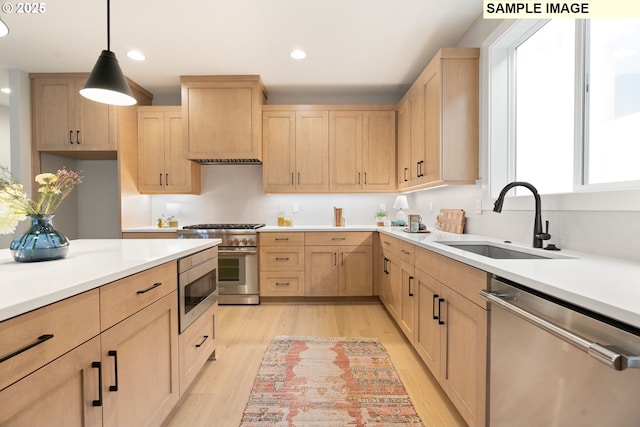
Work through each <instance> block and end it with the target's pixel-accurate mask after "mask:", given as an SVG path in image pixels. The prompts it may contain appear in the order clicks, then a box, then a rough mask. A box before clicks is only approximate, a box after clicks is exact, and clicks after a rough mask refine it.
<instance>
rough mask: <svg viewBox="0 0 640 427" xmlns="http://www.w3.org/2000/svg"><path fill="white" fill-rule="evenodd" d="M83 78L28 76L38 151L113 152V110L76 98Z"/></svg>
mask: <svg viewBox="0 0 640 427" xmlns="http://www.w3.org/2000/svg"><path fill="white" fill-rule="evenodd" d="M86 78H87V76H86V75H77V74H74V75H60V74H59V75H51V74H40V75H34V74H32V75H31V87H32V101H33V119H34V120H33V132H34V140H35V145H36V150H38V151H81V150H97V151H115V150H116V149H117V148H118V147H117V144H116V135H115V132H114V127H115V109H116V107H115V106H112V105H107V104H100V103H97V102H94V101H90V100H88V99H86V98H84V97H83V96H81V95H80V93H79V91H80V89H82V87H83V86H84V83H85V81H86Z"/></svg>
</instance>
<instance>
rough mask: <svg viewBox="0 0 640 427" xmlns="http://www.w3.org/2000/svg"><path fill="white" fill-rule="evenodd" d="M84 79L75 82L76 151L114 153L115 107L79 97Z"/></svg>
mask: <svg viewBox="0 0 640 427" xmlns="http://www.w3.org/2000/svg"><path fill="white" fill-rule="evenodd" d="M85 81H86V79H84V78H83V79H76V80H75V90H74V95H75V99H76V103H77V104H76V105H77V107H76V117H75V122H76V129H75V130H74V131H75V139H76V141H75V142H76V146H77V150H82V151H114V150H116V149H117V147H116V135H115V131H114V129H115V126H116V123H115V120H116V107H115V106H113V105H108V104H102V103H100V102H95V101H91V100H90V99H87V98H85V97H84V96H82V95H80V89H82V88H83V87H84V84H85ZM120 108H135V107H120Z"/></svg>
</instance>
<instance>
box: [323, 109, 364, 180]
mask: <svg viewBox="0 0 640 427" xmlns="http://www.w3.org/2000/svg"><path fill="white" fill-rule="evenodd" d="M329 153H330V156H329V159H330V160H329V165H330V167H331V176H330V188H331V191H360V190H361V189H362V184H363V182H364V174H363V169H362V112H361V111H330V112H329Z"/></svg>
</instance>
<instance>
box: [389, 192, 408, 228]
mask: <svg viewBox="0 0 640 427" xmlns="http://www.w3.org/2000/svg"><path fill="white" fill-rule="evenodd" d="M393 209H399V210H398V213H396V220H395V224H394V221H392V222H391V225H406V215H405V213H404V211H403V209H409V202H408V201H407V196H398V197H396V201H395V202H394V203H393Z"/></svg>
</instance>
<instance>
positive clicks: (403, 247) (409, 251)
mask: <svg viewBox="0 0 640 427" xmlns="http://www.w3.org/2000/svg"><path fill="white" fill-rule="evenodd" d="M396 244H397V246H396V250H397V252H396V255H397V256H398V258H400V259H401V260H403V261H404V262H406V263H409V264H411V265H413V263H414V258H415V251H416V249H418V248H417V247H416V246H415V245H414V244H412V243H409V242H405V241H404V240H398V241H397V242H396Z"/></svg>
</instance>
